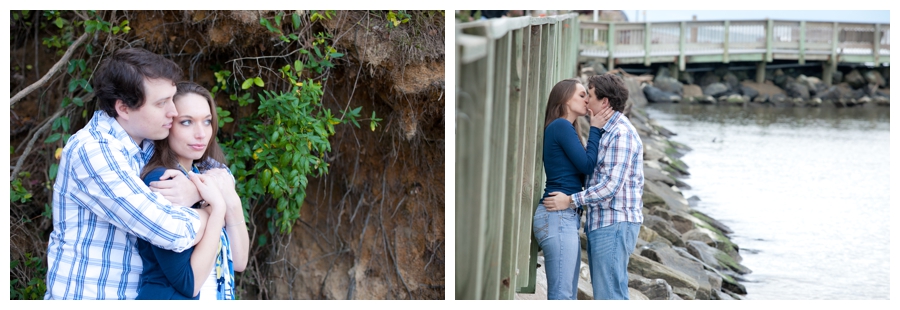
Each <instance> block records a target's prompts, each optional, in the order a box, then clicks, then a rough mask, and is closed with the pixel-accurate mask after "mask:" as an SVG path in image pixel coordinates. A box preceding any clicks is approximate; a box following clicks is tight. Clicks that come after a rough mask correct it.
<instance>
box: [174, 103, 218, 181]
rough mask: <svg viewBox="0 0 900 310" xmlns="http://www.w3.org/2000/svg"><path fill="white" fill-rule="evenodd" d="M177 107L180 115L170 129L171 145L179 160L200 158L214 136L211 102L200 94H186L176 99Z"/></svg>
mask: <svg viewBox="0 0 900 310" xmlns="http://www.w3.org/2000/svg"><path fill="white" fill-rule="evenodd" d="M175 109H177V110H178V116H176V117H175V121H174V122H172V129H169V146H170V147H171V148H172V151H174V152H175V154H176V155H178V158H179V162H186V161H188V160H190V161H193V160H195V159H200V157H203V152H206V147H207V146H209V139H210V138H212V131H213V128H212V126H213V124H212V113H211V111H210V110H209V103H208V102H206V99H204V98H203V97H202V96H200V95H197V94H186V95H183V96H180V97H178V98H176V99H175ZM185 159H187V160H185ZM185 168H187V167H185Z"/></svg>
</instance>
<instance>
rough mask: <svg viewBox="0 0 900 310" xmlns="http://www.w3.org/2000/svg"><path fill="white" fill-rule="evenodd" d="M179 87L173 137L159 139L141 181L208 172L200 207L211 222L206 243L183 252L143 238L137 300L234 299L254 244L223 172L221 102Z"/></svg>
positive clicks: (202, 241) (228, 177)
mask: <svg viewBox="0 0 900 310" xmlns="http://www.w3.org/2000/svg"><path fill="white" fill-rule="evenodd" d="M176 88H177V92H176V93H175V96H174V97H173V100H174V102H175V108H176V110H177V111H178V116H176V117H175V118H174V120H173V122H172V127H171V128H170V129H169V136H168V138H166V139H164V140H159V141H156V150H155V152H154V154H153V157H151V158H150V161H149V162H148V163H147V165H146V166H145V167H144V169H143V171H142V173H141V178H142V179H143V180H144V182H145V183H147V184H149V183H150V182H153V181H158V180H160V179H168V178H170V177H174V176H176V175H178V174H181V173H183V174H185V175H193V174H202V178H203V179H204V180H206V182H204V183H205V184H208V185H209V189H207V192H206V195H204V193H203V192H201V196H202V197H203V199H205V203H204V202H202V201H201V202H200V203H198V205H195V206H194V207H196V208H200V209H201V211H199V212H198V213H200V214H201V219H203V218H204V217H208V221H207V224H206V229H205V230H204V231H203V236H202V238H201V237H199V236H198V239H199V240H200V241H199V242H198V243H197V244H196V245H195V246H194V247H193V248H191V249H188V250H185V251H184V252H181V253H175V252H173V251H169V250H164V249H161V248H158V247H156V246H153V245H152V244H150V243H148V242H146V241H144V240H140V239H139V240H138V244H137V248H138V252H139V253H140V255H141V260H142V261H143V266H144V270H143V271H142V273H141V283H140V287H139V288H138V296H137V299H234V272H235V271H243V270H244V268H245V267H246V265H247V260H248V256H249V246H250V242H249V235H248V233H247V226H246V223H245V220H244V211H243V207H242V205H241V199H240V197H238V195H237V192H236V191H235V188H234V178H233V177H232V176H231V174H230V173H229V172H227V171H226V170H225V169H221V168H224V164H225V156H224V154H223V152H222V149H221V147H219V144H218V143H217V142H216V132H217V129H218V115H217V114H216V106H215V102H214V101H213V99H212V96H210V94H209V91H207V90H206V89H205V88H203V87H202V86H200V85H197V84H195V83H193V82H179V83H178V84H176ZM210 159H212V160H210ZM213 163H222V164H221V165H219V166H213ZM198 189H199V187H198ZM206 205H211V206H210V207H207V206H206ZM204 211H208V212H204Z"/></svg>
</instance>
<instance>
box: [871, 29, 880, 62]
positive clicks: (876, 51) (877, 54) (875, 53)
mask: <svg viewBox="0 0 900 310" xmlns="http://www.w3.org/2000/svg"><path fill="white" fill-rule="evenodd" d="M872 37H873V40H874V42H872V44H873V46H874V47H873V48H872V56H873V57H874V58H875V67H876V68H877V67H881V61H879V59H878V58H879V57H880V56H881V24H875V34H874V35H873V36H872Z"/></svg>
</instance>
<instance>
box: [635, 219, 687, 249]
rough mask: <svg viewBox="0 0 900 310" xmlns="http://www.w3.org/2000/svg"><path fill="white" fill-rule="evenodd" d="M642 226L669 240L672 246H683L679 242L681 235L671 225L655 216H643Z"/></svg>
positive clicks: (680, 241)
mask: <svg viewBox="0 0 900 310" xmlns="http://www.w3.org/2000/svg"><path fill="white" fill-rule="evenodd" d="M643 225H645V226H647V227H648V228H650V229H652V230H653V231H655V232H656V233H657V234H659V235H660V236H662V237H663V238H666V240H669V242H671V243H672V244H673V245H676V246H684V241H682V240H681V233H679V232H678V230H676V229H675V227H674V226H672V223H670V222H669V221H666V220H665V219H663V218H661V217H659V216H655V215H644V223H643Z"/></svg>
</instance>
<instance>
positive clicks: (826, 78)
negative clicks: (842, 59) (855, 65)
mask: <svg viewBox="0 0 900 310" xmlns="http://www.w3.org/2000/svg"><path fill="white" fill-rule="evenodd" d="M836 69H837V62H836V61H834V59H829V60H828V61H826V62H823V63H822V82H825V86H831V84H832V83H831V82H832V80H834V78H833V76H834V71H835V70H836Z"/></svg>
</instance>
